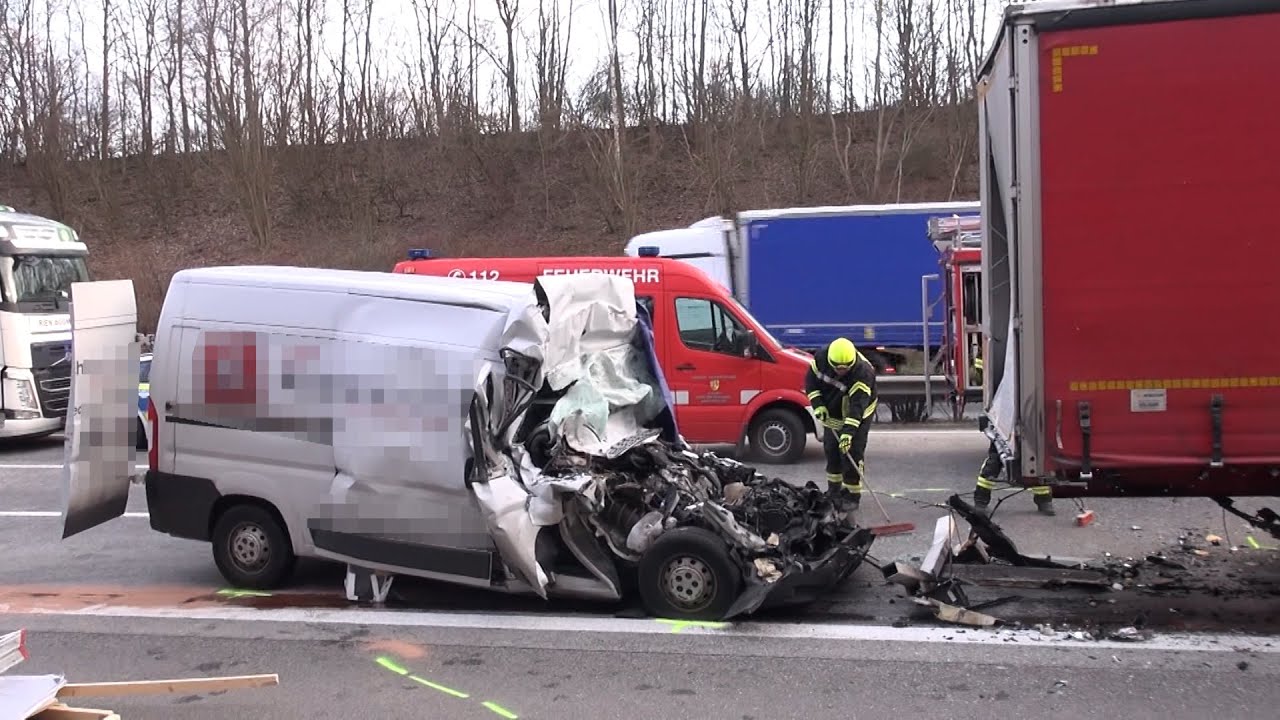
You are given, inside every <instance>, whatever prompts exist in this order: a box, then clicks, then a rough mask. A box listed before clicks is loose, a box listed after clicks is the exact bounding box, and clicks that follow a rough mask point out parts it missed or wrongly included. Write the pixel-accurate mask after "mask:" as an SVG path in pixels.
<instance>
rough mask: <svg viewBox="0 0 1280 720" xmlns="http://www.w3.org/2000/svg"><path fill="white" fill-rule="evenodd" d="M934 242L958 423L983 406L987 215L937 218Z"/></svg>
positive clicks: (947, 369) (947, 372)
mask: <svg viewBox="0 0 1280 720" xmlns="http://www.w3.org/2000/svg"><path fill="white" fill-rule="evenodd" d="M929 239H930V240H931V241H933V245H934V247H936V248H937V249H938V262H939V264H940V265H941V266H942V287H943V303H944V307H945V308H946V309H945V311H944V313H943V317H944V318H945V322H946V326H945V328H944V330H943V336H942V347H943V350H942V353H943V357H942V362H943V375H944V376H945V377H946V378H947V384H948V385H950V386H951V398H950V399H951V412H952V416H953V417H954V419H955V420H957V421H958V420H960V418H961V417H963V416H964V410H965V407H966V406H967V405H968V404H969V403H975V402H976V403H980V402H982V357H983V342H982V216H981V215H964V216H952V217H939V218H933V219H931V220H930V221H929Z"/></svg>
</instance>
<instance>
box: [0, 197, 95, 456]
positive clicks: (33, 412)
mask: <svg viewBox="0 0 1280 720" xmlns="http://www.w3.org/2000/svg"><path fill="white" fill-rule="evenodd" d="M88 256H89V248H88V247H87V246H86V245H85V244H84V243H83V242H81V241H80V239H79V237H78V236H77V234H76V232H75V230H72V229H71V228H70V227H67V226H66V225H64V224H62V223H60V222H56V221H54V220H50V219H48V218H43V217H39V216H36V215H28V214H24V213H19V212H16V211H14V210H13V209H12V208H9V207H7V206H0V420H2V423H3V424H0V438H18V437H31V436H39V435H48V434H51V433H55V432H58V431H60V430H62V428H63V425H64V424H65V422H66V415H67V396H68V393H69V391H70V384H71V365H70V352H71V316H70V314H69V310H68V306H69V303H70V289H71V284H72V283H78V282H87V281H88V280H89V269H88V264H87V262H86V258H88Z"/></svg>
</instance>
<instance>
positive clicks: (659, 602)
mask: <svg viewBox="0 0 1280 720" xmlns="http://www.w3.org/2000/svg"><path fill="white" fill-rule="evenodd" d="M638 575H639V584H640V588H639V589H640V598H641V600H643V601H644V606H645V609H646V610H648V611H649V612H650V613H651V614H652V615H654V616H655V617H660V618H670V619H672V620H719V619H720V618H722V617H724V614H725V613H726V612H728V611H729V608H730V607H733V603H734V601H735V600H737V599H738V593H739V591H740V589H741V587H742V574H741V572H740V571H739V570H738V568H737V566H736V565H734V563H733V560H732V559H730V558H729V550H728V548H727V547H726V546H725V542H724V540H722V539H721V538H720V537H719V536H718V535H716V534H715V533H712V532H710V531H708V530H704V529H702V528H697V527H684V528H675V529H674V530H668V531H667V532H665V533H663V534H662V535H660V536H658V539H657V540H656V541H655V542H654V543H653V545H652V546H650V548H649V549H648V550H647V551H645V554H644V555H643V556H642V557H641V558H640V567H639V573H638Z"/></svg>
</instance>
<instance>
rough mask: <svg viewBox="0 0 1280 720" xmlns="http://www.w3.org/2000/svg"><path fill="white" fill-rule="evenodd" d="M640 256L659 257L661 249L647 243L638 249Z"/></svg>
mask: <svg viewBox="0 0 1280 720" xmlns="http://www.w3.org/2000/svg"><path fill="white" fill-rule="evenodd" d="M636 252H637V253H638V254H639V255H640V257H658V253H659V252H660V251H659V249H658V248H657V247H655V246H653V245H645V246H644V247H642V248H640V249H639V250H637V251H636Z"/></svg>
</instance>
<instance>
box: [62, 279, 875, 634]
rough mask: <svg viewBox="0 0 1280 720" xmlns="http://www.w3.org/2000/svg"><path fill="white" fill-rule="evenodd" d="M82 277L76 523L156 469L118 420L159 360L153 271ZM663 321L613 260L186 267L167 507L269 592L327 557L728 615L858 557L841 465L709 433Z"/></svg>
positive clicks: (163, 418)
mask: <svg viewBox="0 0 1280 720" xmlns="http://www.w3.org/2000/svg"><path fill="white" fill-rule="evenodd" d="M103 285H109V287H100V286H103ZM108 291H110V292H108ZM73 293H80V295H73V303H72V316H73V333H74V340H73V342H74V345H73V356H74V358H75V360H76V363H77V364H76V375H75V387H74V389H73V393H80V394H81V396H82V397H83V396H92V397H93V398H94V401H93V402H86V403H81V402H79V400H76V401H75V409H74V412H73V416H74V420H73V421H72V422H71V423H70V424H69V427H71V428H72V431H71V432H70V433H69V434H68V459H67V468H68V471H67V472H68V478H67V482H68V483H69V491H68V494H67V497H68V506H67V508H66V523H67V529H66V533H67V534H68V535H69V534H73V533H74V532H79V531H82V530H84V529H87V528H89V527H92V526H94V525H96V524H99V523H101V522H104V521H106V520H108V519H110V518H111V517H114V516H115V515H119V514H120V513H121V512H123V510H124V504H123V500H124V498H125V497H127V492H128V475H129V474H130V472H131V468H130V467H129V466H128V464H127V461H122V460H120V459H119V457H117V456H119V455H124V451H123V450H122V451H120V452H119V453H116V452H114V451H113V450H112V447H114V446H113V445H112V443H113V442H114V441H113V440H111V439H110V438H111V437H112V435H113V432H114V431H113V432H107V433H103V432H101V431H98V432H94V428H95V427H96V428H103V427H110V428H116V427H117V426H118V427H119V428H120V429H121V430H120V433H121V434H122V435H127V428H128V426H127V424H126V420H127V419H131V417H132V416H131V415H130V414H129V413H130V409H131V407H130V405H129V404H128V402H126V400H127V399H128V396H127V393H125V391H124V388H125V387H128V383H129V382H132V383H133V388H134V392H135V393H136V373H137V370H136V368H137V362H136V356H137V351H136V348H132V346H131V345H130V344H129V343H131V342H132V339H133V335H132V332H133V328H132V327H131V324H132V315H131V314H130V313H132V312H133V311H132V304H133V298H132V286H131V285H128V283H127V282H126V283H125V284H124V285H119V284H116V285H110V284H104V283H85V284H80V285H77V286H75V287H73ZM112 293H114V294H115V296H117V297H115V299H114V300H111V301H108V300H104V298H103V297H102V296H105V295H109V294H112ZM126 295H127V297H126ZM83 297H93V298H94V303H93V304H87V303H86V304H85V305H84V306H83V312H81V307H82V306H81V302H79V301H80V299H81V298H83ZM112 307H114V308H116V310H104V309H103V308H112ZM103 315H110V318H109V319H103V317H102V316H103ZM126 326H129V327H126ZM104 328H106V329H104ZM126 330H127V331H128V335H127V337H128V340H125V338H126ZM652 342H653V335H652V328H651V325H650V324H649V320H648V317H647V315H646V314H645V310H644V308H643V306H642V305H638V304H637V303H636V300H635V295H634V286H633V285H632V283H631V281H630V280H628V279H626V278H621V277H615V276H609V275H573V276H548V277H544V278H542V279H540V280H539V281H538V282H537V283H536V284H524V283H507V282H492V281H478V280H465V279H454V278H431V277H419V276H413V275H396V274H390V273H361V272H350V271H339V270H317V269H306V268H283V267H221V268H205V269H198V270H186V271H183V272H180V273H178V274H176V275H174V277H173V279H172V281H171V283H170V286H169V290H168V293H167V295H166V297H165V301H164V307H163V309H162V311H161V314H160V320H159V326H158V328H157V332H156V339H155V348H154V360H153V365H152V368H151V396H150V403H151V404H150V407H149V409H148V420H149V422H150V423H151V426H152V427H151V436H152V438H153V439H154V440H153V442H152V443H151V447H150V449H149V470H148V471H147V473H146V495H147V504H148V508H149V511H150V518H151V526H152V528H154V529H155V530H157V531H160V532H164V533H168V534H170V535H174V536H177V537H182V538H190V539H194V540H201V541H207V542H210V543H211V544H212V547H213V556H214V560H215V562H216V563H217V565H218V567H219V569H220V570H221V572H222V573H223V575H224V576H225V577H226V578H227V579H228V580H229V581H230V582H231V583H233V584H234V585H236V586H239V587H250V588H270V587H275V586H278V585H279V584H281V583H282V582H284V581H285V580H286V579H287V577H288V575H289V573H290V570H291V569H292V567H293V564H294V561H295V559H296V558H298V557H319V558H326V559H329V560H334V561H338V562H342V563H346V564H347V565H348V566H349V568H359V569H361V571H363V572H366V573H367V572H370V571H375V572H378V573H386V574H390V575H395V574H404V575H413V576H420V577H427V578H434V579H438V580H444V581H449V582H454V583H460V584H466V585H472V586H478V587H484V588H492V589H495V590H500V591H505V592H522V593H536V594H538V595H540V596H542V597H544V598H546V597H550V596H557V595H558V596H573V597H587V598H599V599H602V600H618V599H620V598H621V597H622V595H623V594H624V592H625V591H624V587H628V586H630V585H633V584H634V586H635V587H636V589H637V590H638V592H639V594H640V596H641V598H642V599H643V601H644V603H645V606H646V607H647V608H648V610H649V611H650V612H652V613H654V614H656V615H660V616H663V617H674V618H725V617H731V616H733V615H737V614H740V613H749V612H752V611H754V610H755V609H756V608H758V607H760V606H761V605H762V604H763V603H764V602H765V601H766V599H769V600H770V601H771V603H772V601H773V600H788V599H795V598H801V599H803V598H807V597H810V596H811V595H812V593H813V591H815V590H816V591H821V590H823V589H825V588H827V587H829V586H831V585H833V584H834V583H837V582H839V581H840V580H841V579H843V578H844V577H846V576H847V575H848V574H849V573H850V572H851V571H852V570H853V569H854V568H855V567H856V566H857V565H858V564H859V563H860V562H861V561H862V559H863V558H864V557H865V554H866V550H867V548H868V547H869V545H870V543H871V541H872V534H871V532H870V531H869V530H867V529H865V528H857V527H854V526H852V525H850V524H848V523H847V522H846V521H845V520H844V518H843V517H841V516H838V515H837V513H836V512H835V510H834V508H833V507H832V506H831V504H830V503H829V502H828V501H827V500H826V497H825V494H824V493H823V492H822V491H821V490H819V489H818V488H817V486H816V485H813V484H810V485H809V486H807V487H805V488H797V487H793V486H791V485H788V484H787V483H784V482H782V481H780V480H769V479H766V478H764V477H763V476H761V475H759V474H757V473H756V472H755V471H754V470H752V469H750V468H748V467H746V466H743V465H741V464H738V463H736V462H734V461H731V460H727V459H721V458H719V457H717V456H715V455H713V454H709V453H708V454H698V453H695V452H692V451H691V450H690V449H689V448H688V447H687V446H686V445H685V444H684V443H683V442H682V441H681V440H680V439H679V436H678V434H677V428H676V426H675V417H674V415H673V413H672V407H673V403H672V402H671V401H670V397H669V393H668V391H667V388H666V385H665V382H664V380H663V378H662V375H661V370H660V369H659V367H658V364H657V361H656V356H655V354H654V352H653V347H652ZM112 343H115V344H116V347H114V348H112V347H109V346H110V345H111V344H112ZM82 357H83V358H116V357H118V358H119V362H118V363H114V364H113V363H99V364H98V366H97V367H98V368H99V370H107V369H109V370H111V371H112V372H115V373H117V374H118V375H119V376H120V377H119V378H116V377H110V378H104V377H96V376H94V375H93V372H92V369H93V365H92V363H91V364H90V365H89V366H86V367H85V368H82V367H81V365H80V359H81V358H82ZM129 358H134V359H133V361H132V365H131V366H125V363H126V362H129ZM115 365H119V367H115ZM108 366H111V367H108ZM127 367H132V368H133V375H134V376H133V377H130V376H129V372H128V370H127ZM115 384H119V385H121V388H115V387H114V385H115ZM117 394H118V395H119V397H120V398H121V400H120V402H116V401H115V400H114V398H115V397H116V396H117ZM116 414H119V416H120V417H119V418H116V417H115V416H116ZM104 438H105V439H104ZM127 442H128V441H127V439H121V440H120V443H121V446H122V447H123V446H124V444H125V443H127ZM126 457H127V456H126ZM350 577H351V575H349V580H350ZM628 578H629V579H630V582H627V580H628Z"/></svg>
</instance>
